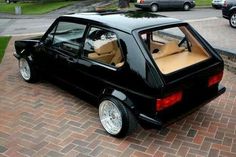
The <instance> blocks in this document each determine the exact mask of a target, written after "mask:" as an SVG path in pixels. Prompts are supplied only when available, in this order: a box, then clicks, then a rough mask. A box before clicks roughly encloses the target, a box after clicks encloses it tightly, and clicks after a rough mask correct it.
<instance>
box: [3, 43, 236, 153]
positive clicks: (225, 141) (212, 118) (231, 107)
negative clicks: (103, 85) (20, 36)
mask: <svg viewBox="0 0 236 157" xmlns="http://www.w3.org/2000/svg"><path fill="white" fill-rule="evenodd" d="M13 40H14V39H12V40H11V42H10V45H13ZM12 51H13V48H12V46H9V47H8V49H7V53H6V55H5V57H4V59H3V62H2V64H1V66H0V157H5V156H11V157H18V156H30V157H34V156H37V157H38V156H51V157H61V156H79V157H83V156H102V157H106V156H115V157H117V156H124V157H126V156H136V157H139V156H157V157H159V156H160V157H161V156H168V157H169V156H189V157H190V156H212V157H217V156H234V157H235V156H236V75H234V74H232V73H230V72H227V71H225V75H224V81H223V84H224V86H226V87H227V91H226V93H225V94H224V95H222V96H221V97H219V98H218V99H216V100H214V101H212V102H211V103H209V104H207V105H205V106H204V107H202V108H201V109H200V110H198V111H197V112H195V113H193V114H191V115H189V116H188V117H186V118H184V119H183V120H181V121H178V122H177V123H174V124H172V125H170V126H169V127H168V128H166V129H163V130H161V131H158V130H155V129H149V130H144V129H143V128H141V127H139V128H138V129H137V131H136V132H135V133H134V134H132V135H131V136H129V137H126V138H124V139H116V138H112V137H110V136H108V135H107V134H106V133H105V132H104V130H103V129H102V126H101V125H100V122H99V119H98V110H97V108H96V107H94V106H92V105H90V104H88V103H87V102H84V101H82V100H80V99H79V98H78V97H76V96H74V95H71V94H70V93H68V92H66V91H64V90H62V89H60V88H58V87H57V86H55V85H52V84H50V83H48V82H46V81H42V82H39V83H37V84H28V83H25V82H24V81H23V80H22V79H21V78H20V75H19V72H18V67H17V62H16V59H15V58H14V57H13V56H12Z"/></svg>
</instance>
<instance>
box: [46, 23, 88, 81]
mask: <svg viewBox="0 0 236 157" xmlns="http://www.w3.org/2000/svg"><path fill="white" fill-rule="evenodd" d="M85 29H86V25H85V24H78V23H73V22H67V21H59V22H58V24H57V25H56V26H55V28H54V29H53V30H52V31H51V32H50V33H48V35H47V37H46V39H45V41H44V46H43V52H42V57H41V58H42V59H43V60H45V61H46V62H44V63H43V67H44V68H45V69H46V70H47V71H48V72H49V74H50V75H54V76H56V77H57V78H58V79H60V80H63V81H66V82H68V83H71V84H73V81H74V79H73V77H74V71H73V68H74V67H76V66H77V60H78V58H79V56H80V49H81V47H82V46H81V45H82V43H83V38H84V33H85ZM78 75H79V74H78Z"/></svg>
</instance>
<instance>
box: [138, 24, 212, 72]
mask: <svg viewBox="0 0 236 157" xmlns="http://www.w3.org/2000/svg"><path fill="white" fill-rule="evenodd" d="M141 37H142V39H143V41H144V43H146V44H147V45H146V46H147V47H148V49H149V53H150V54H151V56H152V57H153V59H154V61H155V63H156V65H157V66H158V68H159V69H160V71H161V72H162V73H163V74H169V73H172V72H175V71H178V70H180V69H183V68H186V67H189V66H192V65H194V64H197V63H199V62H202V61H204V60H207V59H209V58H210V57H211V56H210V55H209V53H208V52H207V51H206V50H205V48H204V47H203V46H202V45H201V44H200V43H199V41H198V40H197V39H196V38H195V37H194V36H193V34H192V33H191V32H190V31H189V30H188V29H187V28H186V27H185V26H180V27H173V28H167V29H162V30H156V31H152V32H147V33H144V34H142V35H141Z"/></svg>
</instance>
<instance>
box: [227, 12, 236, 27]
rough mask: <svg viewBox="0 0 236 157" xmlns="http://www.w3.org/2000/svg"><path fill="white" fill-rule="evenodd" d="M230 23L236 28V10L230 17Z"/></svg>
mask: <svg viewBox="0 0 236 157" xmlns="http://www.w3.org/2000/svg"><path fill="white" fill-rule="evenodd" d="M229 24H230V26H231V27H233V28H236V12H234V13H233V14H232V15H231V16H230V18H229Z"/></svg>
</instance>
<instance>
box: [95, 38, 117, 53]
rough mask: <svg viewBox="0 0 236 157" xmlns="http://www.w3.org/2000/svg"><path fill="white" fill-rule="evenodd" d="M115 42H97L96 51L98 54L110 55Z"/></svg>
mask: <svg viewBox="0 0 236 157" xmlns="http://www.w3.org/2000/svg"><path fill="white" fill-rule="evenodd" d="M112 42H113V41H109V40H96V41H94V50H95V52H96V53H97V54H99V55H101V54H106V53H110V52H112V50H113V43H112Z"/></svg>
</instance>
